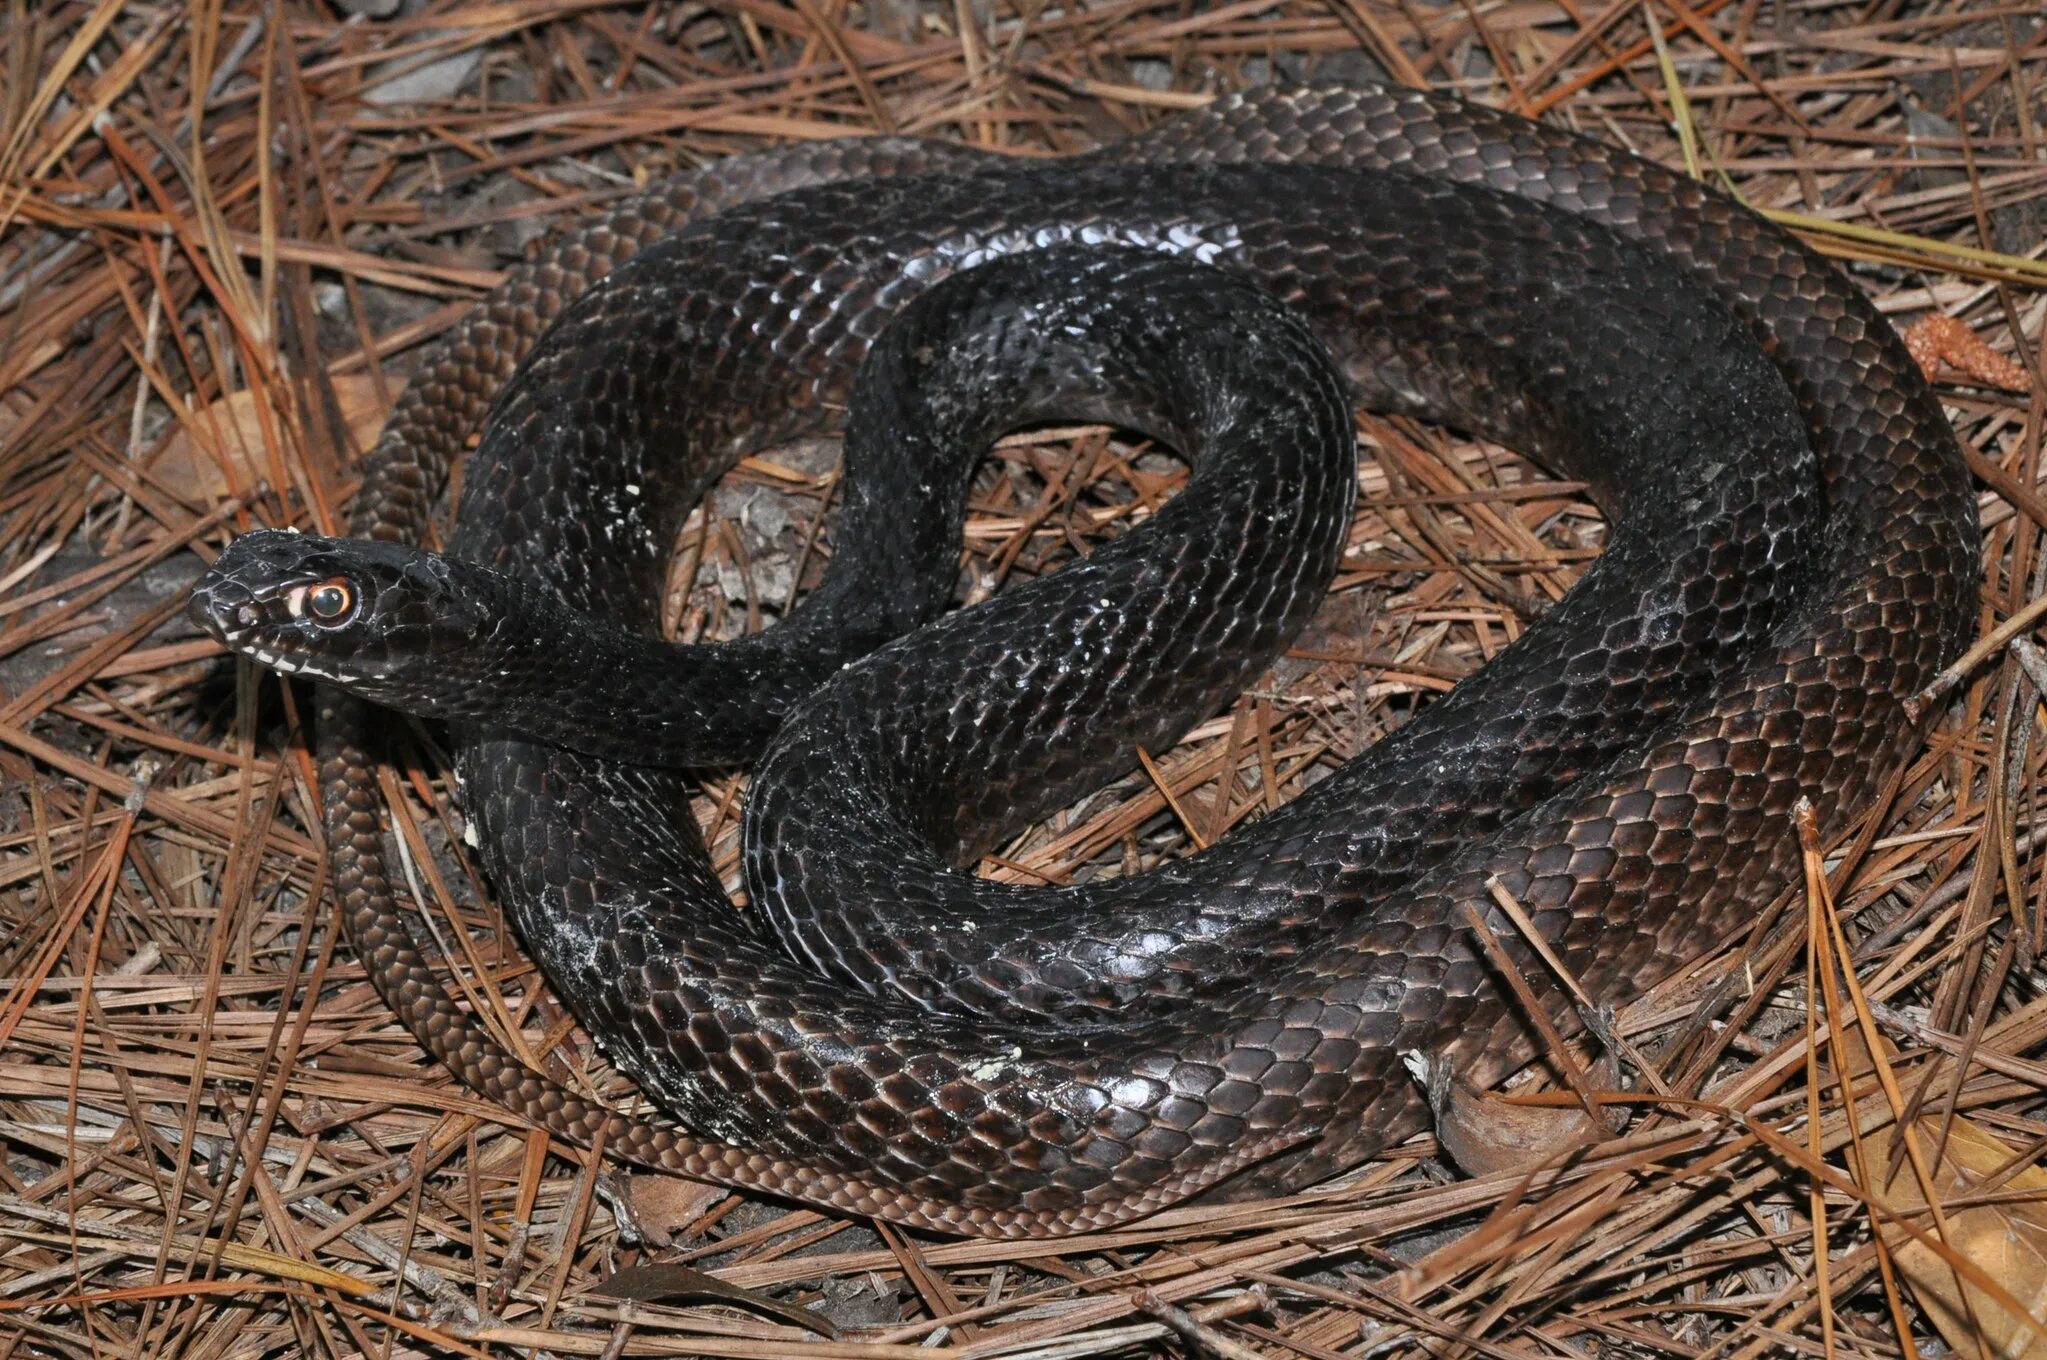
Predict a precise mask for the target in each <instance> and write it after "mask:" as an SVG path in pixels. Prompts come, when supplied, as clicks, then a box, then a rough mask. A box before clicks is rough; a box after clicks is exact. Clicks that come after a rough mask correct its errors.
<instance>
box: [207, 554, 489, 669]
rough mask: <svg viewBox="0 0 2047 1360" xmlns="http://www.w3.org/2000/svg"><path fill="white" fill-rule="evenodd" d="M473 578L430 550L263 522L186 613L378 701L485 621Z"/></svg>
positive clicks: (262, 652)
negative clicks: (275, 526) (329, 535)
mask: <svg viewBox="0 0 2047 1360" xmlns="http://www.w3.org/2000/svg"><path fill="white" fill-rule="evenodd" d="M474 570H479V571H480V569H474ZM464 577H465V571H464V568H463V566H462V564H460V563H457V562H455V561H453V560H452V559H450V558H447V557H444V556H442V555H441V554H439V553H434V552H428V551H426V550H424V549H421V548H411V547H405V546H402V545H400V544H396V543H381V542H377V541H375V540H372V539H360V538H323V537H320V536H318V535H315V534H301V533H297V532H295V531H292V530H289V529H258V530H255V531H253V532H251V533H247V534H244V535H242V536H241V537H240V538H238V539H236V540H235V541H234V542H233V543H232V544H230V545H229V546H228V548H227V551H225V552H223V553H222V554H221V555H220V556H219V558H217V559H216V560H215V561H214V564H213V565H212V567H210V568H209V569H208V570H207V572H206V574H205V575H204V576H202V577H201V578H200V579H199V583H198V584H197V585H195V586H194V587H193V588H192V595H191V599H190V600H189V601H188V602H187V603H186V607H185V612H186V614H187V616H188V617H190V618H191V620H192V622H193V623H195V624H197V625H198V626H199V627H200V628H202V629H204V630H205V631H206V632H208V633H211V634H212V635H213V636H214V637H216V638H218V639H219V640H220V641H221V642H222V643H223V644H225V645H226V646H227V647H228V648H229V649H230V650H232V651H236V652H240V653H241V654H242V655H244V656H247V657H250V658H252V659H253V660H256V661H260V662H262V663H263V664H264V665H266V666H269V667H270V668H271V669H273V670H277V671H281V672H283V673H285V674H287V675H306V676H310V677H313V678H315V679H320V680H326V681H330V682H332V683H334V684H338V685H341V686H342V687H343V688H346V689H348V690H351V691H352V692H354V693H357V694H360V695H362V696H363V697H364V698H370V699H374V698H377V697H378V691H379V690H380V689H382V688H384V687H385V686H387V685H389V684H391V683H392V682H398V681H403V680H404V679H405V678H406V673H407V671H408V669H409V668H411V667H415V666H418V665H420V664H421V663H422V659H423V658H424V659H426V660H431V659H432V658H433V657H435V656H436V655H438V654H439V653H441V652H443V651H444V650H447V649H449V648H450V647H455V646H459V645H461V644H463V643H466V642H468V641H469V640H470V639H472V638H473V637H474V636H475V635H476V634H477V632H478V631H479V630H480V629H481V628H482V627H483V626H484V625H483V621H482V614H481V613H480V612H479V611H478V610H477V609H476V608H475V607H474V604H475V595H474V592H473V590H472V589H471V586H472V583H470V582H468V581H466V580H465V579H464Z"/></svg>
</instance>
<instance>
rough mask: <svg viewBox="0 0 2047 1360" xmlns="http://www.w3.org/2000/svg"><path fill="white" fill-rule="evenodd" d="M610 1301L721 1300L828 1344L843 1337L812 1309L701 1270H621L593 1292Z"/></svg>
mask: <svg viewBox="0 0 2047 1360" xmlns="http://www.w3.org/2000/svg"><path fill="white" fill-rule="evenodd" d="M591 1292H592V1293H595V1294H601V1295H603V1296H604V1297H605V1298H610V1299H637V1300H639V1301H640V1302H641V1303H660V1302H665V1301H667V1300H671V1299H685V1298H699V1299H717V1300H718V1301H720V1302H721V1303H731V1304H737V1305H738V1306H739V1307H741V1308H750V1309H752V1310H753V1311H755V1312H757V1313H766V1314H768V1315H769V1316H770V1317H777V1318H780V1319H781V1320H782V1321H784V1322H787V1323H790V1324H792V1325H794V1326H797V1327H801V1328H803V1329H804V1330H805V1331H810V1332H815V1333H817V1334H818V1335H819V1336H821V1337H824V1338H826V1339H827V1340H831V1341H836V1340H838V1336H839V1333H838V1331H837V1329H836V1328H834V1327H833V1326H832V1324H831V1323H830V1322H829V1321H828V1320H826V1319H825V1318H823V1317H820V1316H819V1315H818V1314H816V1313H813V1312H811V1311H810V1310H809V1309H808V1308H799V1307H797V1306H796V1305H795V1304H793V1303H784V1302H782V1301H781V1300H780V1299H771V1298H768V1297H766V1296H765V1295H761V1294H756V1293H754V1292H753V1291H752V1290H750V1289H741V1288H740V1287H739V1286H738V1285H736V1284H727V1283H725V1281H723V1280H721V1279H719V1278H718V1277H717V1276H715V1275H706V1274H705V1273H704V1272H703V1271H701V1270H696V1269H693V1268H691V1267H689V1266H681V1265H647V1266H633V1267H631V1268H629V1269H626V1270H621V1271H619V1272H618V1274H616V1275H613V1276H612V1277H611V1278H610V1279H608V1280H606V1281H604V1282H603V1283H602V1284H600V1285H598V1286H597V1287H596V1288H595V1289H594V1290H592V1291H591Z"/></svg>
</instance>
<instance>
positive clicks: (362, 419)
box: [150, 373, 397, 505]
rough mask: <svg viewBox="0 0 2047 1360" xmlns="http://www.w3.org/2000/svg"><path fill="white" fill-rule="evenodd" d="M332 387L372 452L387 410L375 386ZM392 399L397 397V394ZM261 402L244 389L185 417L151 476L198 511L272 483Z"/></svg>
mask: <svg viewBox="0 0 2047 1360" xmlns="http://www.w3.org/2000/svg"><path fill="white" fill-rule="evenodd" d="M331 382H332V384H333V388H334V397H335V400H336V401H338V402H339V403H340V404H341V417H342V419H343V420H344V421H346V422H347V424H348V428H349V431H350V433H351V434H353V435H354V436H355V441H356V443H357V445H358V446H359V447H362V448H368V447H369V446H370V444H371V443H372V442H373V441H374V440H375V439H376V436H377V430H378V429H379V428H380V427H381V426H382V425H383V423H384V411H385V407H384V404H383V403H382V402H380V401H378V400H377V385H376V382H375V380H374V379H372V378H371V377H370V376H369V375H368V374H367V373H350V374H343V375H342V376H340V377H336V378H333V379H332V380H331ZM392 395H393V396H394V397H395V396H396V395H397V392H396V390H395V389H394V390H393V391H392ZM257 400H258V398H257V396H256V394H255V393H254V392H252V391H249V390H248V389H246V388H245V389H243V390H242V391H239V392H230V393H229V394H228V395H227V396H225V397H222V398H221V399H220V400H218V401H216V402H214V403H213V404H212V405H211V406H209V407H207V408H206V409H205V410H204V411H200V412H198V413H196V414H194V415H192V416H189V417H187V418H186V419H185V421H184V422H183V423H182V424H181V425H180V427H179V428H178V430H177V431H176V432H175V433H173V434H172V435H171V437H170V439H169V440H167V441H166V442H165V444H164V446H163V451H162V452H161V453H159V454H158V455H157V457H156V461H155V462H154V463H153V464H151V465H150V473H151V475H153V476H154V477H155V478H156V480H157V481H158V482H159V483H161V484H162V486H163V487H164V488H165V489H166V490H168V491H170V492H171V493H172V494H174V495H176V496H177V497H179V498H180V499H181V500H184V501H186V502H188V503H191V504H200V505H204V504H211V503H215V502H218V501H221V500H223V499H225V498H226V497H227V496H229V495H231V494H233V492H234V491H235V490H237V489H239V490H241V491H247V490H248V488H250V487H251V486H254V485H255V484H257V483H258V482H266V483H267V482H269V481H271V480H272V474H271V470H270V466H269V463H270V460H269V455H268V454H267V453H265V451H264V421H263V419H262V417H261V413H260V412H259V411H258V410H257V407H256V402H257ZM230 471H231V472H232V483H233V485H232V486H231V485H230V480H231V479H230Z"/></svg>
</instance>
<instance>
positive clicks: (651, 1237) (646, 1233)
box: [625, 1176, 731, 1247]
mask: <svg viewBox="0 0 2047 1360" xmlns="http://www.w3.org/2000/svg"><path fill="white" fill-rule="evenodd" d="M730 1193H731V1192H730V1191H728V1190H726V1189H724V1188H723V1187H722V1186H716V1185H706V1184H705V1183H704V1182H702V1181H693V1180H690V1179H689V1178H688V1177H686V1176H630V1177H627V1178H626V1187H625V1198H626V1207H627V1208H628V1209H629V1210H630V1211H631V1213H632V1216H633V1229H634V1231H636V1232H638V1233H639V1235H640V1236H641V1237H642V1238H643V1239H645V1240H646V1241H648V1242H650V1243H652V1244H653V1245H654V1246H657V1247H665V1246H668V1245H669V1244H670V1243H671V1242H673V1241H674V1240H675V1237H676V1235H677V1234H678V1233H681V1232H683V1231H684V1230H685V1229H687V1228H689V1227H690V1226H691V1225H692V1224H694V1223H696V1222H697V1220H699V1219H701V1218H702V1217H703V1216H704V1215H705V1214H707V1213H709V1212H710V1210H711V1206H712V1205H714V1204H717V1203H718V1202H719V1201H720V1200H722V1199H724V1198H725V1196H726V1195H728V1194H730Z"/></svg>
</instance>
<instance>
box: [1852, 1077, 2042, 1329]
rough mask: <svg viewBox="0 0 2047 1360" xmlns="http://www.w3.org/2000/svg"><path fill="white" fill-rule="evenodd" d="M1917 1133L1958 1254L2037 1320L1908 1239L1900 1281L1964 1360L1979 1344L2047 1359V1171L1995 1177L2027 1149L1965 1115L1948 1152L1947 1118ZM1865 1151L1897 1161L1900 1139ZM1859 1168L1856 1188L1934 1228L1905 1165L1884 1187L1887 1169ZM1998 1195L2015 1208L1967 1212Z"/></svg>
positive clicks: (1922, 1123) (1876, 1142) (1896, 1255)
mask: <svg viewBox="0 0 2047 1360" xmlns="http://www.w3.org/2000/svg"><path fill="white" fill-rule="evenodd" d="M1888 1047H1889V1045H1888V1044H1886V1048H1888ZM1886 1056H1887V1057H1888V1055H1886ZM1914 1132H1915V1134H1916V1135H1917V1137H1918V1140H1919V1145H1920V1146H1921V1147H1922V1148H1926V1149H1928V1150H1929V1151H1932V1150H1936V1149H1937V1150H1938V1152H1939V1156H1938V1157H1937V1158H1935V1159H1934V1160H1933V1161H1932V1162H1931V1164H1930V1165H1929V1167H1928V1170H1929V1171H1930V1172H1931V1173H1932V1181H1933V1188H1934V1192H1935V1193H1936V1194H1937V1195H1939V1196H1940V1200H1941V1205H1942V1217H1943V1220H1944V1222H1945V1224H1946V1227H1947V1232H1946V1239H1945V1240H1946V1243H1947V1246H1948V1249H1949V1251H1951V1252H1952V1253H1953V1254H1954V1255H1956V1256H1959V1257H1961V1258H1962V1259H1964V1260H1966V1261H1968V1262H1970V1263H1971V1264H1973V1265H1975V1266H1976V1267H1977V1269H1979V1270H1981V1271H1982V1272H1983V1274H1984V1275H1986V1276H1988V1277H1989V1278H1991V1279H1992V1280H1995V1281H1996V1282H1997V1283H1998V1284H1999V1285H2000V1286H2002V1287H2003V1289H2004V1290H2005V1292H2006V1293H2008V1294H2010V1295H2011V1296H2012V1297H2013V1298H2015V1299H2016V1300H2018V1301H2019V1302H2020V1303H2022V1304H2024V1305H2025V1306H2026V1307H2027V1308H2028V1309H2030V1310H2031V1311H2032V1313H2033V1318H2034V1321H2033V1322H2032V1323H2031V1324H2030V1325H2029V1324H2028V1323H2027V1322H2025V1321H2023V1320H2022V1319H2020V1318H2017V1317H2014V1316H2013V1315H2012V1314H2011V1313H2010V1312H2009V1311H2008V1310H2007V1309H2005V1308H2004V1307H2003V1306H2002V1305H2001V1304H1999V1303H1998V1302H1997V1301H1995V1300H1993V1299H1991V1298H1990V1297H1988V1296H1987V1295H1986V1294H1985V1293H1984V1292H1983V1291H1982V1290H1980V1289H1978V1288H1976V1287H1974V1286H1973V1285H1970V1284H1968V1283H1966V1282H1965V1281H1962V1280H1960V1279H1958V1278H1957V1277H1956V1273H1955V1270H1954V1268H1953V1267H1952V1266H1951V1265H1949V1264H1948V1262H1947V1260H1946V1259H1945V1258H1944V1257H1943V1256H1942V1254H1941V1253H1940V1252H1939V1251H1938V1250H1936V1249H1935V1248H1934V1247H1932V1246H1929V1245H1928V1244H1926V1243H1925V1242H1921V1241H1918V1240H1915V1239H1909V1238H1905V1239H1900V1240H1898V1241H1897V1242H1896V1243H1895V1244H1894V1247H1893V1251H1892V1259H1893V1260H1894V1261H1895V1262H1896V1263H1897V1267H1898V1274H1899V1275H1901V1276H1902V1277H1903V1278H1904V1279H1905V1281H1906V1282H1907V1283H1908V1284H1909V1285H1910V1286H1911V1288H1912V1292H1913V1293H1914V1294H1915V1295H1916V1296H1917V1297H1918V1299H1919V1306H1920V1307H1921V1308H1922V1309H1924V1310H1925V1312H1926V1316H1927V1318H1928V1320H1930V1321H1931V1322H1932V1323H1933V1325H1934V1326H1935V1327H1937V1328H1938V1329H1939V1330H1940V1334H1941V1335H1942V1336H1943V1337H1945V1338H1947V1342H1948V1345H1949V1346H1950V1347H1951V1348H1952V1349H1953V1350H1954V1352H1955V1354H1957V1355H1963V1356H1969V1355H1977V1354H1979V1353H1984V1352H1979V1350H1978V1346H1979V1344H1980V1345H1981V1346H1982V1347H1983V1348H1984V1351H1987V1353H1988V1354H1989V1355H1992V1356H1995V1357H1998V1360H2047V1334H2043V1332H2042V1331H2041V1330H2040V1328H2041V1327H2042V1326H2043V1325H2047V1171H2043V1170H2041V1169H2040V1168H2039V1167H2037V1166H2030V1167H2027V1168H2025V1169H2024V1170H2022V1171H2019V1172H2018V1173H2016V1174H2014V1175H2009V1176H2003V1178H2002V1179H1993V1178H1996V1177H1999V1176H2000V1175H2001V1173H2003V1172H2004V1171H2005V1170H2006V1168H2008V1167H2009V1166H2010V1165H2011V1163H2012V1161H2013V1160H2014V1159H2015V1158H2017V1157H2018V1156H2019V1155H2020V1153H2019V1150H2018V1149H2016V1148H2014V1147H2011V1146H2010V1145H2009V1144H2007V1143H2005V1142H2004V1141H2003V1140H2002V1139H2000V1138H1996V1137H1993V1136H1992V1135H1990V1134H1989V1133H1987V1132H1985V1131H1984V1130H1983V1129H1982V1128H1981V1127H1979V1126H1977V1125H1975V1124H1972V1123H1970V1122H1969V1120H1968V1119H1966V1118H1962V1117H1957V1118H1956V1119H1955V1120H1954V1122H1953V1123H1952V1124H1950V1125H1949V1126H1948V1129H1947V1141H1946V1143H1945V1145H1943V1144H1942V1143H1941V1141H1940V1140H1941V1120H1940V1119H1939V1118H1937V1117H1935V1116H1931V1115H1928V1116H1925V1117H1922V1118H1920V1119H1919V1120H1917V1121H1915V1123H1914ZM1864 1146H1865V1147H1866V1148H1868V1149H1869V1150H1870V1153H1871V1160H1874V1159H1875V1157H1876V1156H1877V1155H1886V1156H1887V1155H1888V1154H1889V1153H1890V1151H1891V1148H1892V1140H1890V1139H1871V1140H1868V1141H1867V1142H1865V1144H1864ZM1853 1156H1854V1152H1853V1147H1852V1145H1851V1148H1850V1157H1851V1159H1852V1158H1853ZM1856 1170H1857V1173H1858V1174H1857V1176H1856V1179H1857V1181H1858V1182H1859V1183H1860V1184H1861V1185H1862V1186H1863V1187H1864V1189H1865V1191H1866V1192H1868V1193H1869V1194H1870V1195H1871V1196H1872V1197H1873V1198H1875V1199H1876V1200H1877V1201H1878V1202H1879V1203H1881V1204H1883V1205H1884V1206H1885V1207H1886V1208H1888V1209H1890V1210H1891V1211H1892V1212H1893V1213H1896V1214H1899V1215H1908V1214H1916V1215H1917V1218H1916V1219H1915V1221H1916V1222H1917V1223H1918V1224H1919V1225H1920V1226H1922V1227H1927V1226H1929V1224H1928V1220H1927V1217H1926V1215H1925V1212H1924V1211H1925V1209H1926V1196H1925V1195H1924V1194H1922V1193H1921V1191H1920V1185H1919V1178H1918V1177H1917V1176H1915V1175H1914V1174H1913V1172H1912V1168H1911V1166H1910V1165H1909V1164H1907V1163H1906V1162H1905V1161H1904V1160H1903V1159H1902V1158H1900V1159H1898V1162H1897V1169H1896V1171H1895V1172H1892V1173H1891V1175H1890V1179H1889V1181H1888V1183H1886V1184H1884V1185H1882V1186H1881V1188H1879V1187H1878V1185H1877V1181H1878V1180H1879V1179H1880V1178H1881V1177H1882V1175H1883V1174H1884V1170H1883V1168H1875V1169H1872V1168H1865V1167H1860V1166H1858V1167H1857V1168H1856ZM1989 1194H1995V1195H1996V1197H1997V1198H1998V1199H1999V1200H2000V1201H2008V1202H2000V1203H1996V1204H1979V1205H1973V1206H1970V1205H1968V1201H1969V1200H1971V1199H1975V1198H1978V1197H1985V1196H1987V1195H1989ZM1955 1205H1964V1206H1967V1207H1960V1208H1957V1207H1952V1206H1955ZM1965 1300H1966V1302H1965ZM1972 1316H1973V1318H1974V1321H1973V1322H1971V1320H1970V1319H1971V1317H1972Z"/></svg>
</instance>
